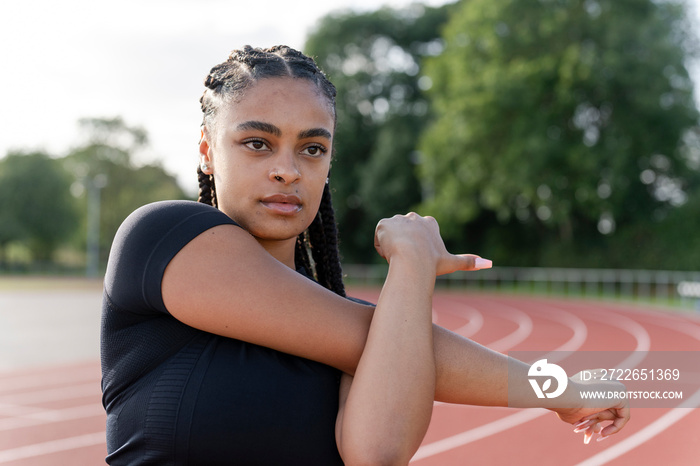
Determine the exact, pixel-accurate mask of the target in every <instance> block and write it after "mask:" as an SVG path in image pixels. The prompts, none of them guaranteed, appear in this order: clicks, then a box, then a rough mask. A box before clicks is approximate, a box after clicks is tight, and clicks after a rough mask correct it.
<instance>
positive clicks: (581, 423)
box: [574, 421, 590, 427]
mask: <svg viewBox="0 0 700 466" xmlns="http://www.w3.org/2000/svg"><path fill="white" fill-rule="evenodd" d="M589 422H590V421H581V422H579V423H578V424H574V427H581V426H583V425H586V424H588V423H589Z"/></svg>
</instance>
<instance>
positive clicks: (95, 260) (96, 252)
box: [85, 174, 107, 278]
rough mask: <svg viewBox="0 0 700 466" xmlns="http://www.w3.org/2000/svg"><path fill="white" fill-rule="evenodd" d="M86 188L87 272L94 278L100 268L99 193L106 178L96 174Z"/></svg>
mask: <svg viewBox="0 0 700 466" xmlns="http://www.w3.org/2000/svg"><path fill="white" fill-rule="evenodd" d="M85 184H86V187H87V198H88V199H87V201H88V211H87V228H88V229H87V270H86V274H87V276H88V277H90V278H96V277H97V275H98V271H99V266H100V191H101V190H102V188H104V187H105V186H107V176H106V175H102V174H98V175H95V176H94V177H92V178H88V179H87V180H86V182H85Z"/></svg>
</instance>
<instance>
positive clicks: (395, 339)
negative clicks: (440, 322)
mask: <svg viewBox="0 0 700 466" xmlns="http://www.w3.org/2000/svg"><path fill="white" fill-rule="evenodd" d="M434 283H435V277H434V274H432V273H426V271H425V270H424V269H422V268H421V267H416V266H415V264H409V265H408V266H406V264H405V262H404V263H402V261H401V260H400V259H397V260H394V261H392V263H391V264H390V267H389V274H388V276H387V280H386V283H385V285H384V287H383V289H382V292H381V295H380V298H379V302H378V303H377V308H376V310H375V312H374V316H373V318H372V322H371V325H370V328H369V332H368V336H367V343H366V344H365V347H364V351H363V353H362V357H361V358H360V361H359V363H358V366H357V371H356V372H355V377H354V380H353V382H352V386H351V388H350V391H349V395H348V397H347V400H346V402H345V406H344V413H343V417H342V426H341V430H340V435H339V444H340V445H339V446H340V449H341V452H342V453H343V458H344V460H345V461H346V462H349V463H354V462H355V460H357V462H360V463H362V462H370V463H372V464H375V463H378V462H380V463H381V464H389V463H390V464H403V463H407V462H408V460H409V459H410V458H411V456H412V455H413V454H414V453H415V451H416V450H417V448H418V447H419V446H420V442H421V439H422V438H423V436H424V435H425V431H426V430H427V428H428V424H429V423H430V417H431V413H432V405H433V398H434V394H435V358H434V345H433V331H432V325H431V310H432V306H431V302H432V293H433V287H434Z"/></svg>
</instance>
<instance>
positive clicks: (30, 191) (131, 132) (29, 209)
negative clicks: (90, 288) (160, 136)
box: [0, 117, 185, 272]
mask: <svg viewBox="0 0 700 466" xmlns="http://www.w3.org/2000/svg"><path fill="white" fill-rule="evenodd" d="M79 124H80V126H81V133H82V134H86V135H87V137H86V138H85V141H84V142H83V143H82V144H80V145H79V146H77V147H75V148H73V149H72V150H70V151H69V153H68V154H67V155H65V156H63V157H56V156H54V155H52V154H48V153H46V152H42V151H30V152H22V151H15V152H10V153H9V154H7V156H6V157H4V158H3V159H1V160H0V270H2V269H7V270H10V271H15V272H16V271H24V270H27V271H35V270H40V271H56V270H58V271H63V272H65V271H78V270H81V271H82V270H83V269H84V268H85V261H86V254H87V252H86V251H87V249H88V247H87V243H88V241H89V239H88V236H89V233H88V231H89V228H88V223H89V221H90V219H89V218H88V215H89V214H88V203H89V201H90V197H91V196H92V197H94V196H95V195H96V192H95V190H99V191H100V193H99V198H100V209H99V212H94V213H93V215H96V216H98V217H99V218H98V219H97V220H98V221H99V223H98V224H97V227H98V228H97V230H98V231H99V236H97V237H96V238H95V241H96V243H97V244H95V245H94V246H95V248H96V250H97V252H98V256H97V259H98V268H99V267H100V265H99V264H102V266H103V265H104V264H105V263H106V259H107V255H108V253H109V248H110V245H111V241H112V238H113V237H114V234H115V233H116V231H117V229H118V228H119V225H120V224H121V222H122V221H123V220H124V219H125V218H126V217H127V216H128V215H129V214H130V213H131V212H132V211H133V210H135V209H136V208H138V207H139V206H141V205H143V204H146V203H149V202H153V201H157V200H162V199H182V198H185V193H184V192H183V191H182V189H181V188H180V187H179V186H178V183H177V181H176V179H175V177H174V176H173V175H171V174H169V173H167V171H166V170H165V169H164V168H163V167H162V166H161V165H160V164H158V163H155V164H149V165H137V164H135V161H134V159H135V157H136V156H137V155H138V154H139V151H141V150H143V149H144V148H145V147H146V145H147V144H148V137H147V133H146V131H145V130H144V129H143V128H139V127H132V126H129V125H127V124H126V123H125V122H124V121H123V120H122V119H121V118H119V117H116V118H85V119H82V120H81V121H80V122H79Z"/></svg>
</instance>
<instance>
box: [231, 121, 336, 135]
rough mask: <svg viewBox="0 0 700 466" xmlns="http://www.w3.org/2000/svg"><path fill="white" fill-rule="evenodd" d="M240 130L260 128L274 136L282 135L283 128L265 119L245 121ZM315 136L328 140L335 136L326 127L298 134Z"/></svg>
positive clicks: (239, 127) (306, 130)
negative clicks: (264, 120)
mask: <svg viewBox="0 0 700 466" xmlns="http://www.w3.org/2000/svg"><path fill="white" fill-rule="evenodd" d="M237 129H238V131H245V130H251V129H254V130H258V131H262V132H264V133H269V134H272V135H273V136H277V137H280V136H282V130H280V129H279V128H278V127H277V126H275V125H273V124H270V123H265V122H263V121H255V120H251V121H245V122H243V123H241V124H239V125H238V127H237ZM315 137H322V138H326V139H328V140H331V139H332V138H333V136H332V135H331V132H330V131H328V130H327V129H325V128H311V129H305V130H303V131H300V132H299V134H298V135H297V138H298V139H307V138H315Z"/></svg>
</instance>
